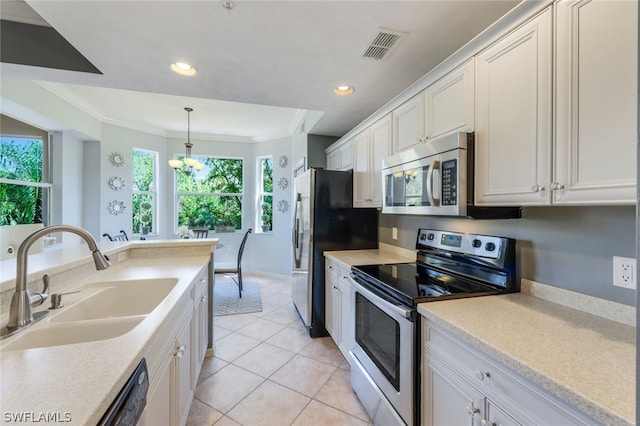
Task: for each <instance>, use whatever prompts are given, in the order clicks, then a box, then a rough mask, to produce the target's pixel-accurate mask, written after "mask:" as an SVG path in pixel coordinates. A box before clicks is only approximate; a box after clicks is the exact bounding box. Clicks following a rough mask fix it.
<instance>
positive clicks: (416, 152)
mask: <svg viewBox="0 0 640 426" xmlns="http://www.w3.org/2000/svg"><path fill="white" fill-rule="evenodd" d="M473 136H474V135H473V133H454V134H451V135H448V136H443V137H441V138H438V139H434V140H430V141H427V143H425V144H421V145H419V146H417V147H415V148H413V149H410V150H407V151H403V152H400V153H398V154H396V155H394V156H391V157H389V158H387V159H385V160H383V162H382V188H383V191H384V197H383V201H382V203H383V204H382V213H396V214H417V215H433V216H463V217H473V218H478V219H496V218H519V217H521V213H520V208H519V207H484V206H482V207H478V206H475V205H474V203H473V162H474V155H473V144H474V138H473Z"/></svg>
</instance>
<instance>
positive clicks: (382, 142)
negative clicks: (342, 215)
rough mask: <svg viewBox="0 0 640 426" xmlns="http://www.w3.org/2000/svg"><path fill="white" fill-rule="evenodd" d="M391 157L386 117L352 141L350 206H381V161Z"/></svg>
mask: <svg viewBox="0 0 640 426" xmlns="http://www.w3.org/2000/svg"><path fill="white" fill-rule="evenodd" d="M390 155H391V117H390V115H387V116H385V117H383V118H381V119H380V120H378V121H377V122H376V123H374V124H373V125H371V126H370V127H369V128H367V129H366V130H364V131H363V132H361V133H359V134H358V135H357V136H356V137H354V138H353V206H354V207H382V160H383V159H384V158H387V157H388V156H390Z"/></svg>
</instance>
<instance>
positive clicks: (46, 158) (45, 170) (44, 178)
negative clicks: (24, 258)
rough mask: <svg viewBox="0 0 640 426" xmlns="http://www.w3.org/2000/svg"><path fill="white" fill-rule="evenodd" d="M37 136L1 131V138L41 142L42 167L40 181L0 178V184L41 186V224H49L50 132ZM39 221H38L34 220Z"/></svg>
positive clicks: (50, 188)
mask: <svg viewBox="0 0 640 426" xmlns="http://www.w3.org/2000/svg"><path fill="white" fill-rule="evenodd" d="M43 135H44V133H43ZM43 135H40V136H37V135H33V134H27V133H25V134H16V133H6V134H5V133H2V134H0V138H1V139H26V140H37V141H40V142H41V143H42V169H41V181H40V182H31V181H25V180H18V179H9V178H0V185H17V186H26V187H35V188H42V189H43V191H42V207H41V220H42V222H41V223H42V224H43V226H49V225H50V224H51V215H52V203H51V200H52V197H53V184H52V183H51V133H49V132H47V136H46V137H43ZM36 223H39V222H36Z"/></svg>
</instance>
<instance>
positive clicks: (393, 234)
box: [391, 226, 398, 240]
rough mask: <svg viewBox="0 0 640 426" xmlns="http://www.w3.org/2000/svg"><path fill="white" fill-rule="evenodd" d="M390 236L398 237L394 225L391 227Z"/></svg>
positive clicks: (395, 238)
mask: <svg viewBox="0 0 640 426" xmlns="http://www.w3.org/2000/svg"><path fill="white" fill-rule="evenodd" d="M391 238H393V239H394V240H397V239H398V228H396V227H395V226H394V227H393V228H391Z"/></svg>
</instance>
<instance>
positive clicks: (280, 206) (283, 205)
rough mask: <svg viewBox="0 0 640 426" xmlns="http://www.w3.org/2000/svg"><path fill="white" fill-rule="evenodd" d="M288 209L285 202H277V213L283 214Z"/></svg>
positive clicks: (287, 204)
mask: <svg viewBox="0 0 640 426" xmlns="http://www.w3.org/2000/svg"><path fill="white" fill-rule="evenodd" d="M288 209H289V203H287V202H286V201H285V200H280V201H278V211H280V212H282V213H284V212H286V211H287V210H288Z"/></svg>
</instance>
